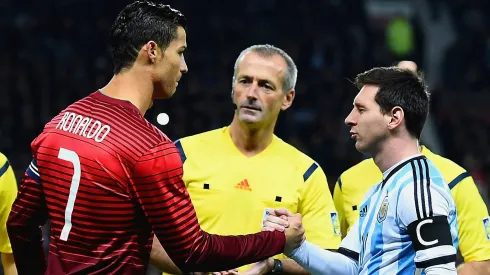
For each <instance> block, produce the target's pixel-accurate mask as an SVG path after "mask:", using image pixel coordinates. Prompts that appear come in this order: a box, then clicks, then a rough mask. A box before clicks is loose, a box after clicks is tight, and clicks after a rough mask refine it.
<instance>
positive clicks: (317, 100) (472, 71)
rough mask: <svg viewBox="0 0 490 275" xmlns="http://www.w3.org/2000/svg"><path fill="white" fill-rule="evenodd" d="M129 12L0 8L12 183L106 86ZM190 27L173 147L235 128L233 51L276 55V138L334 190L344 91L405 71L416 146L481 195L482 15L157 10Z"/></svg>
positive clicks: (267, 7)
mask: <svg viewBox="0 0 490 275" xmlns="http://www.w3.org/2000/svg"><path fill="white" fill-rule="evenodd" d="M129 2H131V1H128V0H124V1H115V0H104V1H95V0H91V1H89V0H85V1H83V0H79V1H77V0H45V1H35V0H23V1H9V0H7V1H1V2H0V7H1V9H0V32H1V33H2V42H3V43H0V52H1V55H0V87H1V95H2V96H1V98H0V108H1V110H2V112H1V117H0V121H1V128H0V151H2V152H3V153H4V154H5V155H6V156H7V157H8V158H9V159H10V162H11V164H12V166H13V167H14V169H15V171H16V175H17V177H18V178H19V179H20V177H21V176H22V174H23V173H24V170H25V168H26V167H27V166H28V164H29V162H30V160H31V154H30V147H29V145H30V142H31V141H32V139H33V138H35V137H36V136H37V135H38V134H39V133H40V132H41V131H42V128H43V126H44V124H45V123H46V122H48V121H49V120H50V119H51V118H52V117H53V116H54V115H56V114H57V113H59V112H60V111H61V110H62V109H63V108H65V107H66V106H68V105H69V104H70V103H72V102H74V101H75V100H78V99H80V98H82V97H84V96H86V95H88V94H89V93H91V92H93V91H95V90H96V89H98V88H100V87H102V86H104V85H105V84H106V82H108V81H109V80H110V78H111V77H112V63H111V60H110V55H109V52H108V32H109V29H110V26H111V23H112V21H113V20H114V19H115V17H116V16H117V13H118V11H119V10H120V9H121V8H122V7H123V6H124V5H126V4H127V3H129ZM163 2H164V3H168V4H171V5H172V6H173V7H175V8H177V9H179V10H181V11H182V12H183V13H184V14H185V15H186V17H187V19H188V29H187V35H188V51H187V52H186V54H185V55H186V59H187V64H188V66H189V73H188V74H186V75H184V77H183V79H182V81H181V82H180V84H179V87H178V90H177V93H176V95H175V96H174V97H173V98H171V99H170V100H166V101H161V102H156V103H155V105H154V106H153V108H152V109H151V110H150V111H149V112H148V113H147V118H148V119H149V120H150V121H152V122H154V123H155V124H157V120H156V117H157V115H158V114H159V113H166V114H168V115H169V118H170V120H169V123H168V124H166V125H160V126H159V127H160V128H161V129H162V130H163V131H164V132H165V133H166V134H168V136H169V137H170V138H172V139H174V140H175V139H178V138H180V137H183V136H187V135H192V134H196V133H200V132H203V131H206V130H210V129H214V128H218V127H222V126H224V125H227V124H228V123H230V122H231V119H232V115H233V105H232V104H231V99H230V92H231V79H232V74H233V65H234V62H235V59H236V58H237V56H238V55H239V53H240V51H241V50H243V49H244V48H246V47H248V46H251V45H253V44H264V43H268V44H273V45H275V46H278V47H280V48H282V49H284V50H285V51H286V52H288V53H289V54H290V55H291V56H292V58H293V59H294V60H295V62H296V64H297V66H298V69H299V74H298V84H297V87H296V91H297V96H296V99H295V100H294V103H293V106H292V108H290V109H289V110H287V111H286V112H284V113H283V114H282V115H281V116H280V119H279V124H278V126H277V135H278V136H279V137H281V138H282V139H284V140H286V141H287V142H289V143H291V144H293V145H295V146H296V147H297V148H298V149H300V150H302V151H303V152H305V153H306V154H308V155H310V156H311V157H312V158H314V159H315V160H316V161H317V162H318V163H319V164H320V165H321V166H322V167H323V169H324V170H325V172H326V174H327V176H328V179H329V183H330V184H331V185H332V186H333V184H334V183H335V181H336V179H337V177H338V176H339V175H340V173H341V172H342V171H344V170H345V169H347V168H349V167H350V166H352V165H354V164H356V163H357V162H359V161H360V160H361V159H362V158H363V157H364V156H362V155H361V154H359V153H358V152H357V151H356V150H355V148H354V146H353V143H352V142H351V140H350V138H349V134H348V128H347V127H346V126H345V125H344V124H343V121H344V118H345V116H346V115H347V114H348V113H349V111H350V109H351V106H352V100H353V98H354V96H355V94H356V93H357V91H356V89H355V88H354V87H353V85H352V83H351V80H352V79H353V78H354V77H355V75H356V74H357V73H360V72H363V71H365V70H367V69H369V68H371V67H374V66H389V65H393V64H396V63H397V62H398V61H400V60H412V61H414V62H416V63H417V64H418V66H419V69H421V70H423V71H424V73H425V76H426V78H427V80H428V84H429V87H430V90H431V91H432V93H433V95H432V105H431V108H432V109H431V116H430V120H429V122H428V123H427V126H426V129H425V130H424V134H423V143H424V144H426V145H428V147H429V148H430V149H432V150H433V151H435V152H437V153H440V154H442V155H443V156H446V157H448V158H450V159H452V160H454V161H455V162H457V163H458V164H460V165H461V166H463V167H465V168H466V169H468V171H469V172H470V173H471V174H472V176H473V177H474V179H475V181H476V182H477V184H478V185H479V188H480V190H481V193H482V195H483V196H484V197H487V198H488V193H489V191H488V190H489V188H488V185H489V183H490V173H489V172H490V169H489V168H490V167H489V166H490V141H489V137H490V136H489V132H490V131H489V130H490V109H487V107H490V92H489V90H490V77H489V76H490V17H488V16H486V15H487V14H488V12H490V1H468V0H364V1H363V0H308V1H294V0H281V1H279V0H247V1H217V0H207V1H191V0H178V1H177V0H175V1H163Z"/></svg>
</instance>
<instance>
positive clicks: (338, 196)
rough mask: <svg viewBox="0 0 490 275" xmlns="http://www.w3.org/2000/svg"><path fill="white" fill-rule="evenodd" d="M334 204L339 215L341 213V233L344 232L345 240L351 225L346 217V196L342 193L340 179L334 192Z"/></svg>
mask: <svg viewBox="0 0 490 275" xmlns="http://www.w3.org/2000/svg"><path fill="white" fill-rule="evenodd" d="M333 202H334V204H335V209H337V213H339V224H340V231H341V232H342V239H343V238H345V236H346V235H347V231H348V230H349V225H348V223H347V218H346V216H345V209H344V207H345V204H344V194H343V193H342V182H341V179H340V177H339V179H338V180H337V182H336V183H335V188H334V191H333Z"/></svg>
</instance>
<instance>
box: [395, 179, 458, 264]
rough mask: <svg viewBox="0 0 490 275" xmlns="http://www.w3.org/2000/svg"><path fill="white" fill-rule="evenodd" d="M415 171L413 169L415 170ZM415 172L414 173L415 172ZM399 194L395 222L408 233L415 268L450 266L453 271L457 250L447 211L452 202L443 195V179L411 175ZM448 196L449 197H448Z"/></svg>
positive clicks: (448, 211)
mask: <svg viewBox="0 0 490 275" xmlns="http://www.w3.org/2000/svg"><path fill="white" fill-rule="evenodd" d="M414 171H415V170H414ZM414 173H415V172H414ZM414 178H415V180H412V179H410V180H409V181H408V182H407V183H406V185H405V186H403V185H404V184H402V187H401V189H400V191H399V195H398V198H397V205H396V215H397V216H396V219H397V221H398V224H399V226H400V228H401V230H402V231H405V232H408V235H409V236H410V239H411V240H412V243H413V246H414V249H415V258H414V261H415V266H416V267H417V268H420V269H427V268H430V267H434V266H445V265H452V266H454V268H455V262H456V248H455V247H454V246H453V238H452V235H451V227H450V221H449V219H451V217H450V216H451V214H450V211H454V202H452V200H448V198H447V197H445V196H444V192H447V193H449V191H448V190H445V189H444V185H446V183H445V182H444V181H443V179H442V178H440V177H439V178H428V177H427V179H425V178H424V177H420V178H422V179H423V180H421V181H420V180H417V179H418V178H419V175H418V174H417V175H414ZM450 196H451V195H450V194H449V198H450Z"/></svg>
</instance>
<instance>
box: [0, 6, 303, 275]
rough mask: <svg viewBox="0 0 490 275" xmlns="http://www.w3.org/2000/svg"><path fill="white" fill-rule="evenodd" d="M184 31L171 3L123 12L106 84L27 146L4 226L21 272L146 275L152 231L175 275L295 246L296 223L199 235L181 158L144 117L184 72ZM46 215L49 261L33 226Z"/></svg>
mask: <svg viewBox="0 0 490 275" xmlns="http://www.w3.org/2000/svg"><path fill="white" fill-rule="evenodd" d="M184 28H185V18H184V16H183V15H182V14H181V13H180V12H178V11H176V10H174V9H171V8H170V7H169V6H166V5H161V4H155V3H153V2H149V1H136V2H134V3H133V4H130V5H128V6H127V7H125V8H124V9H123V10H122V12H121V13H120V14H119V16H118V17H117V19H116V21H115V23H114V25H113V27H112V31H111V37H110V38H111V44H112V45H111V47H112V48H111V49H112V55H113V59H114V74H115V75H114V77H113V79H112V80H111V81H110V82H109V83H108V84H107V86H105V87H104V88H103V89H101V90H100V91H97V92H94V93H92V94H91V95H89V96H87V97H85V98H83V99H82V100H80V101H78V102H75V103H73V104H72V105H70V106H68V107H67V108H66V109H65V110H63V111H62V112H61V113H60V114H59V115H57V116H56V117H55V118H53V120H51V121H50V122H49V123H47V124H46V126H45V128H44V130H43V132H42V133H41V134H40V135H39V136H38V137H37V138H36V139H34V141H33V142H32V144H31V149H32V153H33V160H32V162H31V164H30V166H29V168H28V169H27V171H26V174H25V176H24V179H23V181H22V184H21V188H20V190H19V194H18V197H17V199H16V201H15V202H14V205H13V206H12V211H11V213H10V216H9V220H8V222H7V228H8V233H9V237H10V240H11V244H12V248H13V254H14V259H15V262H16V264H17V267H18V272H19V274H21V275H23V274H29V275H36V274H50V275H58V274H104V275H107V274H118V275H119V274H144V273H145V271H146V269H147V266H148V262H149V257H150V256H149V255H150V249H151V244H152V234H153V232H154V233H155V235H156V237H157V238H158V240H159V241H160V242H161V243H162V245H163V246H164V247H165V250H166V251H167V253H168V255H169V256H170V258H171V259H172V261H173V262H174V263H175V264H176V266H177V267H178V268H179V269H180V270H182V271H183V272H188V271H193V270H197V271H216V270H227V269H230V268H233V267H236V266H241V265H244V264H248V263H253V262H257V261H260V260H263V259H266V258H268V257H271V256H273V255H275V254H279V253H281V252H282V251H283V250H288V249H289V248H290V247H293V246H297V245H298V244H299V243H301V242H302V240H303V238H304V237H303V233H304V230H303V228H302V227H301V217H300V216H297V217H296V220H293V221H291V223H290V226H289V228H288V230H287V231H286V232H285V233H283V232H260V233H258V234H254V235H246V236H216V235H211V234H208V233H206V232H204V231H202V230H201V228H200V226H199V223H198V220H197V218H196V214H195V211H194V208H193V206H192V203H191V200H190V198H189V195H188V193H187V191H186V189H185V185H184V183H183V181H182V173H183V171H182V162H181V159H180V155H179V151H178V150H177V149H176V147H175V146H174V145H173V143H172V141H171V140H169V139H168V138H167V137H166V136H165V135H164V134H163V133H162V132H161V131H159V130H158V129H157V128H156V127H154V126H153V125H152V124H150V123H149V122H148V121H146V120H145V119H144V117H143V116H144V114H145V112H146V110H148V108H150V107H151V105H152V102H153V100H154V99H161V98H169V97H171V96H172V95H173V93H174V92H175V90H176V86H177V83H178V81H179V80H180V78H181V76H182V74H183V73H185V72H187V66H186V64H185V61H184V56H183V52H184V50H185V48H186V33H185V29H184ZM224 172H225V171H224ZM48 218H49V219H50V220H51V241H50V249H49V255H48V262H47V264H46V262H45V258H44V255H43V250H42V245H41V244H42V238H41V230H40V225H42V224H44V223H45V222H46V220H47V219H48Z"/></svg>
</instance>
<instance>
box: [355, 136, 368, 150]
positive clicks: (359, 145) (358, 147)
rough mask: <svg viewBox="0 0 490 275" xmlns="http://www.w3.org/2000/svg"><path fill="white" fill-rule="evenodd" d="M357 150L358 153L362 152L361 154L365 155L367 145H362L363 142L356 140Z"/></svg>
mask: <svg viewBox="0 0 490 275" xmlns="http://www.w3.org/2000/svg"><path fill="white" fill-rule="evenodd" d="M355 146H356V149H357V151H359V152H361V153H365V152H366V146H365V144H363V143H362V141H359V139H356V144H355Z"/></svg>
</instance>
